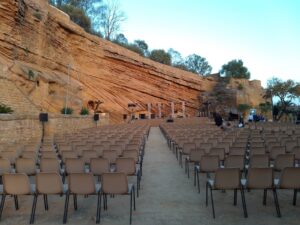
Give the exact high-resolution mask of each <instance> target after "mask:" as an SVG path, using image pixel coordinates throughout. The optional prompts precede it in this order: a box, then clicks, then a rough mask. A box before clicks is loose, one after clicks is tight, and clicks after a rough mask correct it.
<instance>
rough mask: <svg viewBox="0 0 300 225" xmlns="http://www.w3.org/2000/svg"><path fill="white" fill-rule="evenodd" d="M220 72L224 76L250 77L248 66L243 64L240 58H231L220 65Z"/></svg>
mask: <svg viewBox="0 0 300 225" xmlns="http://www.w3.org/2000/svg"><path fill="white" fill-rule="evenodd" d="M220 72H221V73H223V74H225V76H226V77H233V78H245V79H250V75H251V74H250V72H249V71H248V68H247V67H245V66H244V63H243V61H242V60H240V59H239V60H236V59H235V60H232V61H230V62H228V63H227V64H225V65H223V66H222V69H221V71H220Z"/></svg>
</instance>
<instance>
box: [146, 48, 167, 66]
mask: <svg viewBox="0 0 300 225" xmlns="http://www.w3.org/2000/svg"><path fill="white" fill-rule="evenodd" d="M149 58H150V59H152V60H154V61H156V62H159V63H162V64H166V65H171V56H170V54H169V53H167V52H165V50H163V49H154V50H152V51H151V53H150V55H149Z"/></svg>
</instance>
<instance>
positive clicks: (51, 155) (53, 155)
mask: <svg viewBox="0 0 300 225" xmlns="http://www.w3.org/2000/svg"><path fill="white" fill-rule="evenodd" d="M41 158H47V159H57V154H56V152H54V151H52V152H50V151H46V152H41Z"/></svg>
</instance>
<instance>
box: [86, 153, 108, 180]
mask: <svg viewBox="0 0 300 225" xmlns="http://www.w3.org/2000/svg"><path fill="white" fill-rule="evenodd" d="M90 171H91V173H92V174H94V176H97V177H98V181H100V178H101V176H102V174H103V173H108V172H110V165H109V161H108V159H104V158H92V159H91V161H90Z"/></svg>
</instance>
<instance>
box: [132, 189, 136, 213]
mask: <svg viewBox="0 0 300 225" xmlns="http://www.w3.org/2000/svg"><path fill="white" fill-rule="evenodd" d="M133 210H134V211H135V210H136V208H135V187H134V186H133Z"/></svg>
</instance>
